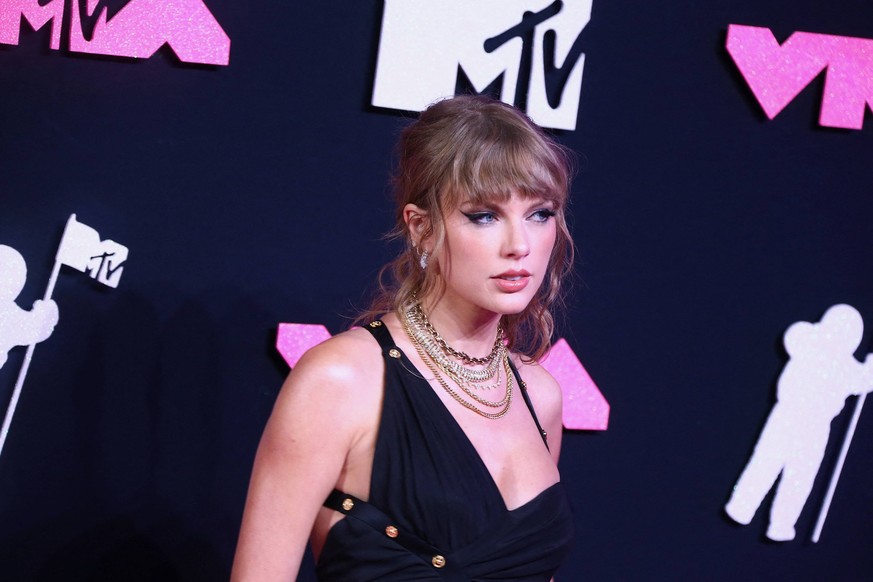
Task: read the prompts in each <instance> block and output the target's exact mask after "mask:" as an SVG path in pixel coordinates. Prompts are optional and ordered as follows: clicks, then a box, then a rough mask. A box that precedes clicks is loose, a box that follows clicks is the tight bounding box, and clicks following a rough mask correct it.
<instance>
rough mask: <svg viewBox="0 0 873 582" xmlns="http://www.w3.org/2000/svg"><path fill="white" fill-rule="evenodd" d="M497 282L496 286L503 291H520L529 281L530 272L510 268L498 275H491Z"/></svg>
mask: <svg viewBox="0 0 873 582" xmlns="http://www.w3.org/2000/svg"><path fill="white" fill-rule="evenodd" d="M491 278H492V279H494V282H495V283H496V284H497V288H498V289H500V290H501V291H503V292H504V293H515V292H517V291H521V290H522V289H524V288H525V287H527V284H528V283H530V273H528V272H527V271H525V270H524V269H521V270H519V271H516V270H510V271H504V272H503V273H500V274H499V275H496V276H494V277H491Z"/></svg>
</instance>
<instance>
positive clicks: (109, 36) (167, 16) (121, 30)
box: [0, 0, 230, 65]
mask: <svg viewBox="0 0 873 582" xmlns="http://www.w3.org/2000/svg"><path fill="white" fill-rule="evenodd" d="M65 1H66V0H48V1H46V0H2V1H0V44H11V45H17V44H18V38H19V33H20V29H21V26H22V22H23V21H26V22H27V23H28V24H29V25H30V27H31V28H33V29H34V30H39V29H40V28H42V27H44V26H46V25H47V24H49V23H51V40H50V43H49V45H50V46H51V48H52V49H53V50H59V49H60V46H61V26H62V25H63V24H64V10H65ZM69 2H70V3H71V4H72V5H71V6H70V10H69V14H70V20H69V21H68V22H66V24H67V30H68V31H69V36H70V45H69V50H70V51H71V52H76V53H87V54H94V55H111V56H116V57H132V58H141V59H147V58H149V57H150V56H152V55H153V54H154V53H155V51H157V50H158V49H159V48H161V47H162V46H163V45H165V44H166V45H168V46H169V47H170V48H171V49H172V50H173V52H174V53H176V56H178V57H179V59H180V60H181V61H184V62H187V63H201V64H205V65H226V64H228V62H229V61H230V39H229V38H228V36H227V34H225V32H224V30H223V29H222V28H221V25H220V24H218V21H216V20H215V17H214V16H213V15H212V13H211V12H210V11H209V9H208V8H207V7H206V5H205V4H203V2H202V0H171V1H168V0H127V1H125V0H69ZM119 4H121V6H120V7H118V5H119Z"/></svg>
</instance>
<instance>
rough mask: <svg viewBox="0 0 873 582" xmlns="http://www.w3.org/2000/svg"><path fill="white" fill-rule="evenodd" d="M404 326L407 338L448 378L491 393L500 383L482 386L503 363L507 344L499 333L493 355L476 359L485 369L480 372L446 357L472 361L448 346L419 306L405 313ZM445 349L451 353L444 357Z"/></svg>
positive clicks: (495, 381) (499, 332)
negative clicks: (456, 379) (454, 355)
mask: <svg viewBox="0 0 873 582" xmlns="http://www.w3.org/2000/svg"><path fill="white" fill-rule="evenodd" d="M403 323H404V326H405V328H406V330H407V332H408V333H409V335H410V337H413V338H414V339H415V340H416V341H417V342H418V343H419V345H421V346H422V347H423V348H424V350H425V351H426V352H427V354H428V355H429V356H430V358H431V359H432V360H433V361H434V362H435V363H436V364H438V365H439V367H440V368H442V369H443V370H444V371H445V372H446V373H448V374H449V375H451V376H453V377H457V378H460V379H461V380H463V382H464V383H465V384H467V385H468V386H469V387H471V388H474V389H490V388H493V387H494V386H496V384H497V383H498V382H499V379H497V380H494V386H487V385H483V383H485V382H487V381H488V380H491V379H492V378H494V377H495V376H496V375H497V371H498V370H499V366H500V363H501V362H502V361H503V356H504V354H505V353H506V344H505V343H504V342H503V333H502V330H501V329H498V333H497V338H496V341H495V342H494V349H493V350H492V353H491V354H489V355H488V356H486V357H485V358H475V360H476V361H477V362H479V363H482V364H487V365H486V366H485V367H484V368H482V369H471V368H468V367H467V366H464V365H463V364H462V363H460V362H456V361H454V360H452V359H451V357H450V356H449V353H460V354H463V355H464V356H466V357H467V358H468V359H474V358H470V356H467V354H464V353H463V352H458V351H457V350H454V349H453V348H451V347H450V346H448V344H447V343H446V341H445V340H444V339H443V338H442V336H440V335H439V334H438V333H437V332H436V330H435V329H433V326H432V325H431V324H430V322H429V321H427V319H426V317H425V316H424V313H423V312H422V311H421V307H420V305H415V306H413V307H411V308H409V309H407V310H406V311H404V313H403ZM446 347H448V349H449V350H450V352H449V353H447V351H446V349H445V348H446Z"/></svg>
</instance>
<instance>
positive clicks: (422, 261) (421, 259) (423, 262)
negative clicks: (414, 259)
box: [418, 251, 428, 270]
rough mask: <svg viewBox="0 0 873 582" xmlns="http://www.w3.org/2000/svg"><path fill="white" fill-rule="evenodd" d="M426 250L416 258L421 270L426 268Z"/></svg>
mask: <svg viewBox="0 0 873 582" xmlns="http://www.w3.org/2000/svg"><path fill="white" fill-rule="evenodd" d="M427 255H428V252H427V251H423V252H422V253H421V256H420V257H419V258H418V264H419V265H421V268H422V270H424V269H427Z"/></svg>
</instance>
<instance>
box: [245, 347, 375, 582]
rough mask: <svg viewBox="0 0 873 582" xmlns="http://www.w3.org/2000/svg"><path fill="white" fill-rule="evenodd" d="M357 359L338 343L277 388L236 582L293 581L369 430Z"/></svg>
mask: <svg viewBox="0 0 873 582" xmlns="http://www.w3.org/2000/svg"><path fill="white" fill-rule="evenodd" d="M360 353H361V350H360V346H358V345H355V339H354V338H348V337H346V338H343V336H337V338H334V339H332V340H329V341H328V342H326V343H325V344H322V345H321V346H318V347H316V348H314V349H313V350H310V352H308V353H307V354H306V355H304V357H303V358H302V359H301V360H300V362H298V364H297V366H296V367H295V368H294V370H293V372H292V373H291V374H290V375H289V376H288V379H287V380H286V381H285V384H284V385H283V386H282V390H281V391H280V393H279V396H278V398H277V400H276V404H275V406H274V408H273V412H272V414H271V416H270V419H269V421H268V422H267V425H266V428H265V429H264V433H263V436H262V437H261V442H260V445H259V446H258V451H257V454H256V456H255V463H254V467H253V469H252V478H251V482H250V484H249V492H248V497H247V499H246V506H245V511H244V515H243V522H242V527H241V529H240V537H239V543H238V546H237V552H236V556H235V559H234V570H233V575H232V578H233V579H234V580H272V579H276V580H290V579H294V577H295V575H296V572H297V569H298V568H299V565H300V561H301V559H302V557H303V553H304V550H305V547H306V542H307V540H308V538H309V534H310V532H311V530H312V525H313V523H314V521H315V517H316V515H317V513H318V511H319V509H320V508H321V506H322V503H323V502H324V500H325V499H326V497H327V495H328V494H329V493H330V491H331V490H332V489H333V488H334V486H335V485H336V483H337V480H338V479H339V477H340V474H341V473H342V471H343V469H344V467H345V464H346V459H347V457H348V455H349V452H350V451H351V450H352V448H353V447H354V445H355V443H356V441H358V440H359V439H361V438H362V436H363V435H364V434H365V433H366V431H367V429H368V422H369V420H370V418H371V417H370V416H369V415H368V411H369V410H370V409H371V408H372V407H371V406H369V404H370V403H369V402H367V398H368V396H372V394H371V392H372V391H367V390H362V389H361V388H362V386H365V385H366V384H367V381H368V376H367V374H368V372H367V370H366V369H364V368H362V366H361V365H360V363H359V362H356V360H359V359H360V358H356V357H354V356H352V355H350V354H360ZM370 369H371V370H370V371H369V376H372V365H371V366H370Z"/></svg>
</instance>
